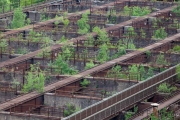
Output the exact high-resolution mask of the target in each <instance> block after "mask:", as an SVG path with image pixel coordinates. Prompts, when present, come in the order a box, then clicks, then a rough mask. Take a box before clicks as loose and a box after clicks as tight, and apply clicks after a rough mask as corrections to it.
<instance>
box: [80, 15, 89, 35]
mask: <svg viewBox="0 0 180 120" xmlns="http://www.w3.org/2000/svg"><path fill="white" fill-rule="evenodd" d="M87 22H88V13H84V14H82V18H81V19H79V20H78V21H77V24H78V27H79V29H78V33H79V34H86V33H88V32H89V29H90V26H89V24H87Z"/></svg>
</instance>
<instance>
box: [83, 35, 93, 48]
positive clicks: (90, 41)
mask: <svg viewBox="0 0 180 120" xmlns="http://www.w3.org/2000/svg"><path fill="white" fill-rule="evenodd" d="M94 41H95V40H94V37H93V36H92V34H87V39H86V41H84V46H92V45H93V44H94Z"/></svg>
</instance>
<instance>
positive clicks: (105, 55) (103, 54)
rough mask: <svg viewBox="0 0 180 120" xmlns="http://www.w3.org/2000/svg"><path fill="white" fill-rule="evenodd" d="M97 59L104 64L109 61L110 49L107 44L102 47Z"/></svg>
mask: <svg viewBox="0 0 180 120" xmlns="http://www.w3.org/2000/svg"><path fill="white" fill-rule="evenodd" d="M97 59H98V60H99V62H100V63H103V62H104V61H107V60H108V59H109V49H108V47H107V45H106V44H103V45H101V46H100V50H99V52H98V56H97Z"/></svg>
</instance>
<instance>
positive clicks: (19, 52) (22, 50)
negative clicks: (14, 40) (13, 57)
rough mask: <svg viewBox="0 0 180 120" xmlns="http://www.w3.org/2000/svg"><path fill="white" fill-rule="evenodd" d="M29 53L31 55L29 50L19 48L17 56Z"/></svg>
mask: <svg viewBox="0 0 180 120" xmlns="http://www.w3.org/2000/svg"><path fill="white" fill-rule="evenodd" d="M27 53H29V50H28V49H27V48H25V47H24V48H18V49H17V54H23V55H24V54H27Z"/></svg>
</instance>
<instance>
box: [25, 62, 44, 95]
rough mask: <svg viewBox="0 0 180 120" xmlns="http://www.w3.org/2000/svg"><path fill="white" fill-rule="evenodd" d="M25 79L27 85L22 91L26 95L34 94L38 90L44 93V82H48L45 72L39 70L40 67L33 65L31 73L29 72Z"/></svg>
mask: <svg viewBox="0 0 180 120" xmlns="http://www.w3.org/2000/svg"><path fill="white" fill-rule="evenodd" d="M25 78H26V83H25V84H24V86H23V89H22V91H23V92H24V93H28V92H32V91H33V90H37V91H38V92H43V91H44V81H45V80H46V76H45V73H44V71H42V70H41V69H40V68H39V65H37V64H34V65H33V64H31V65H30V71H29V72H27V75H26V76H25Z"/></svg>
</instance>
